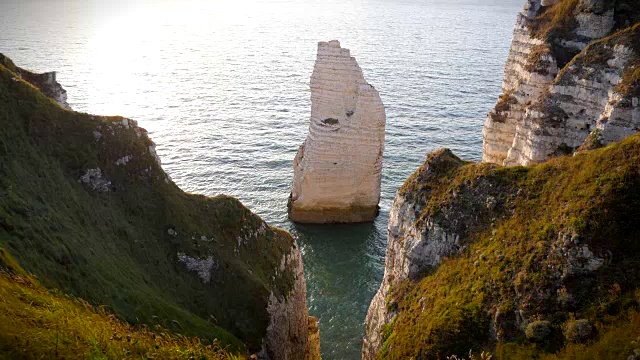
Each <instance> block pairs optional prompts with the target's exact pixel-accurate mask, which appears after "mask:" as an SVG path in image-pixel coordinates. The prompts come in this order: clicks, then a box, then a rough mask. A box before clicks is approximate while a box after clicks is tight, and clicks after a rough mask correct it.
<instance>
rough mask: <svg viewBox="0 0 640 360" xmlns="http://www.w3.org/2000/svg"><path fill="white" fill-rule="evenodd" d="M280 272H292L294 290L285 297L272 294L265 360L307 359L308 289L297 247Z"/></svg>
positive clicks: (295, 246) (286, 258)
mask: <svg viewBox="0 0 640 360" xmlns="http://www.w3.org/2000/svg"><path fill="white" fill-rule="evenodd" d="M279 271H280V272H285V271H291V276H293V279H292V281H293V284H294V285H293V288H292V289H291V291H290V293H289V294H286V296H283V295H281V296H277V295H276V294H274V292H273V291H272V292H271V293H270V294H269V305H268V308H267V311H268V312H269V315H270V319H269V326H268V327H267V336H266V337H265V347H264V349H263V352H262V354H261V357H262V358H265V359H273V360H280V359H283V360H294V359H306V358H307V356H308V355H307V354H306V353H308V348H307V347H308V345H307V343H308V340H309V331H308V322H309V314H308V310H307V290H306V289H307V288H306V284H305V280H304V269H303V266H302V256H301V255H300V250H299V248H298V246H297V244H294V248H292V249H291V252H290V253H289V254H287V255H284V256H283V257H282V262H281V263H280V267H279Z"/></svg>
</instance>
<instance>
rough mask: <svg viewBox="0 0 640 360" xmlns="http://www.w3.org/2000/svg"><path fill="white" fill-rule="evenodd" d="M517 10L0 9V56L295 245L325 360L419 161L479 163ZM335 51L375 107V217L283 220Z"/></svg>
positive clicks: (368, 291)
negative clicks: (372, 93) (141, 141)
mask: <svg viewBox="0 0 640 360" xmlns="http://www.w3.org/2000/svg"><path fill="white" fill-rule="evenodd" d="M523 3H524V1H520V0H513V1H510V0H504V1H498V0H495V1H481V0H477V1H473V0H468V1H435V0H422V1H419V0H402V1H400V0H397V1H387V0H385V1H382V0H378V1H375V0H372V1H366V0H354V1H338V0H327V1H310V0H264V1H260V0H236V1H160V0H154V1H151V0H149V1H144V0H135V1H109V2H108V4H104V3H103V2H102V1H86V0H82V1H81V0H73V1H50V0H41V1H37V0H26V1H25V0H14V1H11V0H9V1H3V2H2V3H0V52H3V53H5V54H7V55H8V56H10V57H12V58H13V59H14V60H15V61H16V62H17V63H18V64H19V65H21V66H24V67H28V68H31V69H34V70H36V71H49V70H57V71H58V72H59V75H58V80H59V81H60V82H61V83H62V85H63V86H64V87H65V88H66V89H67V90H68V93H69V103H70V104H71V106H72V107H73V108H74V109H76V110H79V111H85V112H90V113H97V114H104V115H115V114H118V115H123V116H127V117H130V118H133V119H136V120H138V121H139V123H140V125H141V126H143V127H145V128H147V129H148V130H149V131H150V134H151V136H152V137H153V139H154V140H155V141H156V143H157V144H158V152H159V154H160V156H161V158H162V160H163V167H164V168H165V170H166V171H167V172H168V173H169V174H170V175H171V177H172V178H173V180H174V181H175V182H176V183H177V184H179V185H180V186H181V187H182V188H183V189H185V190H187V191H191V192H196V193H203V194H209V195H214V194H219V193H225V194H230V195H234V196H237V197H238V198H239V199H240V200H242V202H244V203H245V204H246V205H247V206H249V207H250V208H251V209H252V210H254V211H255V212H257V213H258V214H260V215H261V216H262V217H263V218H265V219H266V220H267V221H269V222H270V223H271V224H274V225H277V226H280V227H284V228H286V229H288V230H290V231H291V232H292V233H293V234H294V235H295V236H296V237H297V239H298V241H299V243H300V244H301V245H302V249H303V252H304V261H305V271H306V276H307V287H308V297H309V307H310V312H311V314H313V315H316V316H318V317H319V319H320V331H321V338H322V353H323V357H324V358H325V359H357V358H359V357H360V347H361V339H362V336H363V335H364V319H365V314H366V311H367V308H368V305H369V302H370V300H371V298H372V297H373V294H374V293H375V291H376V290H377V288H378V286H379V283H380V281H381V279H382V275H383V270H384V250H385V246H386V226H387V220H388V211H389V207H390V205H391V202H392V200H393V197H394V195H395V191H396V190H397V189H398V187H399V186H400V185H401V184H402V182H403V181H404V180H405V179H406V178H407V177H408V176H409V175H410V174H411V173H412V172H413V171H414V170H415V169H416V168H417V167H418V166H419V165H420V164H421V163H422V162H423V161H424V159H425V156H426V154H427V153H428V152H429V151H432V150H434V149H436V148H440V147H449V148H451V149H452V150H454V152H456V153H457V154H458V155H460V156H462V157H463V158H466V159H471V160H479V159H480V157H481V147H482V135H481V129H482V122H483V121H484V116H485V113H486V112H487V111H488V110H489V109H490V108H491V107H492V106H493V105H494V103H495V101H496V98H497V96H498V95H499V92H500V85H501V81H502V69H503V64H504V61H505V60H506V56H507V51H508V46H509V43H510V40H511V31H512V28H513V24H514V22H515V15H516V13H517V11H519V9H520V8H521V6H522V5H523ZM331 39H338V40H340V42H341V44H342V46H343V47H346V48H349V49H351V53H352V55H353V56H355V57H356V59H357V60H358V62H359V64H360V66H361V67H362V69H363V72H364V74H365V77H366V78H367V80H368V81H369V83H371V84H372V85H374V86H375V87H376V88H377V89H378V90H379V91H380V95H381V97H382V100H383V102H384V104H385V107H386V112H387V134H386V150H385V156H384V170H383V180H382V181H383V184H382V201H381V204H380V205H381V214H380V217H379V218H378V219H377V220H376V221H375V222H374V223H372V224H361V225H339V226H338V225H336V226H299V225H294V224H291V223H290V222H289V221H288V220H287V218H286V201H287V197H288V195H289V188H290V186H291V180H292V175H293V168H292V160H293V157H294V155H295V152H296V150H297V148H298V146H299V145H300V144H301V143H302V141H304V138H305V137H306V132H307V129H308V124H309V123H308V121H309V110H310V100H309V95H310V94H309V87H308V82H309V77H310V76H311V71H312V69H313V61H314V59H315V50H316V43H317V42H318V41H323V40H331Z"/></svg>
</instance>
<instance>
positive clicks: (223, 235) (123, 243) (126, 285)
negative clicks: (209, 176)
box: [0, 57, 294, 349]
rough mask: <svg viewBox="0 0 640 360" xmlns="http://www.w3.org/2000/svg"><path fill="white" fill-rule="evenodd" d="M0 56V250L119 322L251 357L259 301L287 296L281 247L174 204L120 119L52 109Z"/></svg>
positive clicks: (263, 229) (173, 191) (262, 321)
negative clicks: (240, 351)
mask: <svg viewBox="0 0 640 360" xmlns="http://www.w3.org/2000/svg"><path fill="white" fill-rule="evenodd" d="M2 58H3V59H4V60H3V62H0V128H2V131H0V247H2V248H4V249H5V250H6V251H7V252H8V253H10V254H12V255H13V256H14V257H15V258H16V260H17V262H18V263H19V264H20V265H21V266H22V267H24V268H25V269H26V270H27V271H28V272H29V273H32V274H34V275H35V276H37V278H38V280H39V282H40V283H41V284H42V285H44V286H45V287H47V288H57V289H60V290H61V291H62V292H64V293H68V294H71V295H73V296H76V297H80V298H82V299H85V300H86V301H88V302H89V303H91V304H93V305H104V306H105V307H106V308H108V309H109V310H110V311H112V312H114V313H115V314H116V315H117V316H118V317H119V318H121V319H124V320H126V321H128V322H129V323H131V324H146V325H149V326H155V325H159V326H162V327H163V328H166V329H168V331H172V332H177V333H181V334H185V335H189V336H199V337H200V338H203V339H208V340H207V341H209V342H210V341H211V340H212V339H214V338H215V339H218V340H219V342H220V344H221V345H222V346H231V348H233V349H243V348H244V347H245V345H246V346H247V347H248V348H249V349H258V348H259V347H260V346H261V341H262V338H263V337H264V335H265V332H266V328H267V325H268V321H269V314H268V313H267V303H268V298H269V294H270V293H271V292H273V293H274V294H275V295H276V296H281V295H287V294H288V292H289V291H290V290H291V288H292V285H293V276H294V274H292V272H291V271H289V270H288V269H286V270H285V271H278V268H279V267H280V264H281V260H282V257H283V255H285V254H288V253H289V252H290V251H291V248H292V246H294V243H293V239H292V238H291V236H290V235H289V234H288V233H286V232H285V231H282V230H279V229H275V228H272V227H270V226H268V225H267V224H266V223H265V222H264V221H263V220H261V219H260V218H259V217H258V216H256V215H254V214H253V213H251V211H249V210H248V209H247V208H246V207H244V206H243V205H242V204H241V203H240V202H239V201H238V200H236V199H235V198H231V197H227V196H216V197H205V196H199V195H193V194H187V193H184V192H183V191H181V190H180V189H179V188H178V187H177V186H176V185H175V184H174V183H173V182H172V181H171V180H170V179H169V178H168V177H167V175H166V174H165V173H164V171H163V170H162V168H161V167H160V164H159V160H158V159H157V156H156V155H155V151H154V144H153V142H152V141H151V140H150V139H149V138H148V137H147V134H146V131H145V130H144V129H142V128H139V127H138V126H137V124H136V123H135V122H134V121H132V120H128V119H124V118H121V117H98V116H92V115H88V114H82V113H76V112H73V111H69V110H66V109H63V108H62V107H60V106H59V105H58V104H57V103H55V102H54V101H52V100H51V99H50V98H48V97H46V96H44V95H43V93H42V92H41V91H40V90H39V89H38V88H36V86H37V85H38V84H31V83H28V82H27V81H25V80H24V79H23V78H22V77H20V76H19V75H18V73H17V72H16V68H15V67H14V68H13V69H12V66H14V65H13V64H12V63H11V62H10V61H9V60H8V59H6V58H4V57H2ZM34 85H35V86H34ZM10 281H11V280H10V279H7V278H3V282H4V283H7V282H10ZM38 291H39V290H38Z"/></svg>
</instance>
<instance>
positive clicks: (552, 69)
mask: <svg viewBox="0 0 640 360" xmlns="http://www.w3.org/2000/svg"><path fill="white" fill-rule="evenodd" d="M539 8H540V7H539V6H537V3H536V2H535V1H530V2H529V3H527V6H525V12H524V13H521V14H518V17H517V21H516V25H515V28H514V31H513V40H512V42H511V47H510V49H509V57H508V59H507V62H506V64H505V66H504V79H503V82H502V92H503V96H502V98H501V100H500V102H499V103H498V105H496V108H495V109H494V110H492V111H490V112H489V114H488V116H487V120H486V121H485V123H484V128H483V129H482V137H483V152H482V159H483V161H486V162H493V163H498V164H502V163H503V162H504V160H505V158H506V157H507V152H508V151H509V149H510V148H511V144H512V142H513V138H514V136H515V133H516V126H517V124H519V123H520V122H522V120H523V119H524V116H525V111H526V107H527V104H528V103H530V101H531V99H535V98H537V97H538V96H540V94H541V93H542V92H543V91H544V89H545V88H546V87H547V86H549V85H550V84H551V82H553V79H554V78H555V75H556V74H557V73H558V66H557V64H556V61H555V59H554V58H553V57H552V56H550V55H549V54H548V53H547V54H545V55H544V56H543V59H542V60H543V62H542V65H543V66H544V67H545V68H544V69H539V70H538V71H532V69H531V67H530V61H531V60H530V55H531V53H533V52H534V51H536V50H538V51H541V50H542V49H543V48H544V46H545V44H544V42H543V41H542V40H539V39H534V38H532V37H531V34H530V31H529V28H528V25H529V21H530V18H531V17H533V16H535V14H536V13H537V10H536V13H533V12H532V10H533V9H539ZM543 53H544V52H543Z"/></svg>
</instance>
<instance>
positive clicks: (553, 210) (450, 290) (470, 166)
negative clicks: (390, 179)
mask: <svg viewBox="0 0 640 360" xmlns="http://www.w3.org/2000/svg"><path fill="white" fill-rule="evenodd" d="M639 170H640V135H633V136H631V137H629V138H627V139H625V140H623V141H621V142H617V143H614V144H612V145H610V146H607V147H605V148H600V149H595V150H584V151H581V152H580V153H578V154H576V155H575V156H572V157H568V156H563V157H558V158H555V159H552V160H549V161H547V162H545V163H544V164H539V165H535V166H528V167H502V166H497V165H495V164H490V163H479V164H477V163H469V162H465V161H462V160H460V159H459V158H457V157H456V156H455V155H453V154H452V153H451V152H450V151H448V150H439V151H436V152H434V153H432V154H430V155H429V156H428V158H427V160H426V162H425V164H424V165H423V166H422V167H420V168H419V169H418V170H417V171H416V173H415V174H414V175H412V176H411V177H410V178H409V179H408V180H407V181H406V182H405V184H404V185H403V187H402V188H401V189H400V190H399V191H398V194H397V195H396V198H395V200H394V203H393V206H392V209H391V212H390V219H389V237H388V244H387V252H386V259H385V274H384V280H383V282H382V285H381V287H380V290H379V291H378V293H377V294H376V295H375V297H374V299H373V301H372V303H371V306H370V308H369V312H368V314H367V319H366V336H365V339H364V344H363V359H373V358H379V359H408V358H416V359H417V358H421V359H446V358H448V357H450V356H452V355H456V356H458V357H461V356H468V355H469V353H470V351H471V353H472V354H473V355H474V356H479V354H480V353H481V351H488V353H489V354H491V355H492V356H493V357H494V358H496V359H520V358H522V359H525V358H526V359H529V358H537V357H538V356H544V355H545V354H547V355H549V354H552V353H553V354H554V355H557V358H558V359H565V358H566V359H570V358H573V356H572V354H575V353H577V352H579V353H580V354H582V355H584V358H586V359H598V358H601V355H599V354H601V353H600V352H599V351H600V350H599V349H607V351H610V352H609V353H608V354H612V355H611V356H612V358H626V357H627V356H629V355H631V352H630V351H629V350H628V347H627V345H628V344H630V343H631V341H633V340H634V339H636V338H637V336H638V335H639V334H638V332H637V330H632V328H633V327H632V326H628V325H627V324H630V323H631V321H633V323H637V320H638V317H640V301H638V299H640V298H638V295H639V294H640V274H636V273H635V272H634V273H633V274H630V273H629V269H631V268H635V267H636V266H638V264H640V243H638V241H637V239H639V238H640V237H639V236H640V233H639V231H640V230H639V229H638V227H637V226H636V225H635V221H634V220H631V219H634V218H637V217H638V216H639V214H638V211H639V209H638V207H637V204H638V201H640V198H639V193H638V192H637V191H635V190H634V189H635V188H636V187H637V186H638V184H640V177H639V176H638V174H639V172H638V171H639ZM613 339H616V340H613ZM621 339H627V340H621Z"/></svg>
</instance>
